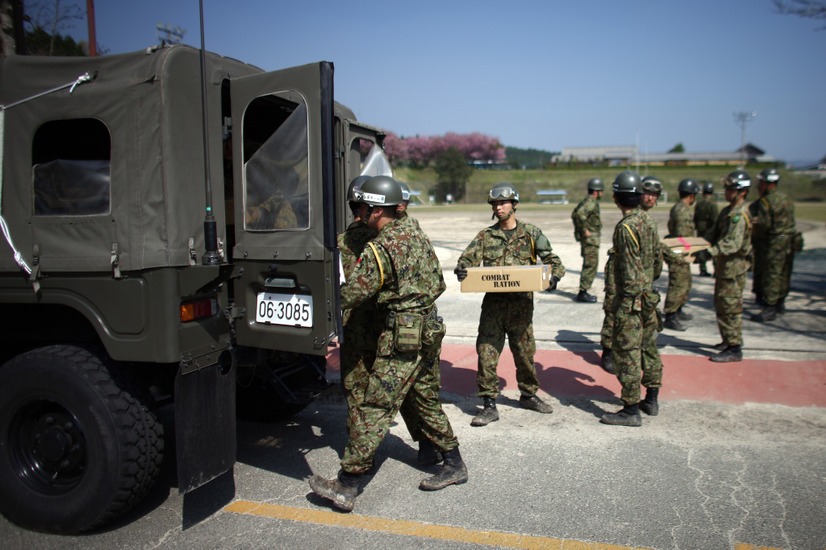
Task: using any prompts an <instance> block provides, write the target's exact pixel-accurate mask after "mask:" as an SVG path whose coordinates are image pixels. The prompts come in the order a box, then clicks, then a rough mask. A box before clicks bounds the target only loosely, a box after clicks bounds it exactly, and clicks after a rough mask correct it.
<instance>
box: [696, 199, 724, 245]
mask: <svg viewBox="0 0 826 550" xmlns="http://www.w3.org/2000/svg"><path fill="white" fill-rule="evenodd" d="M719 214H720V209H719V208H717V203H716V202H714V199H712V198H709V197H698V198H697V202H696V203H695V204H694V228H695V229H696V230H697V236H698V237H703V238H706V233H708V231H709V229H711V228H712V227H714V224H715V223H717V216H718V215H719ZM706 240H708V239H706Z"/></svg>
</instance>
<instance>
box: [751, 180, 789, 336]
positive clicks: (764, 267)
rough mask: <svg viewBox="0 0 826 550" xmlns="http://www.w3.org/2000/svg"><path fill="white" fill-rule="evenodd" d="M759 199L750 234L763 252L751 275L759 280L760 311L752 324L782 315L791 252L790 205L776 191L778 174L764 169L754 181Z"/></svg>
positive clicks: (784, 308) (785, 197)
mask: <svg viewBox="0 0 826 550" xmlns="http://www.w3.org/2000/svg"><path fill="white" fill-rule="evenodd" d="M757 182H758V186H759V187H758V189H759V191H760V200H758V201H757V202H756V207H755V217H754V218H753V219H752V224H753V232H754V234H755V235H759V238H758V240H759V241H760V242H761V245H762V246H764V247H765V250H764V251H762V253H761V254H760V255H759V256H758V255H756V254H755V258H754V260H755V264H757V262H760V263H761V265H760V267H759V269H758V268H757V266H756V265H755V273H759V276H760V277H761V281H760V286H761V289H762V290H761V298H762V300H763V302H764V305H765V307H764V308H763V311H761V312H760V313H758V314H757V315H753V316H752V317H751V320H752V321H757V322H758V323H763V322H767V321H774V320H775V319H777V316H778V315H782V314H783V313H785V312H786V306H785V302H786V296H788V295H789V284H790V283H791V277H792V265H793V261H794V252H795V242H794V241H795V234H796V232H797V228H796V227H795V220H794V203H793V202H792V201H791V200H790V199H789V198H788V197H787V196H786V194H785V193H782V192H780V191H778V190H777V185H778V184H779V183H780V173H779V172H778V171H777V170H776V169H774V168H766V169H765V170H763V171H762V172H760V176H759V177H758V178H757Z"/></svg>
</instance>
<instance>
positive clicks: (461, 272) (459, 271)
mask: <svg viewBox="0 0 826 550" xmlns="http://www.w3.org/2000/svg"><path fill="white" fill-rule="evenodd" d="M453 273H455V274H456V278H457V279H459V282H460V283H461V282H462V281H464V280H465V277H467V268H466V267H462V266H457V267H456V269H454V270H453Z"/></svg>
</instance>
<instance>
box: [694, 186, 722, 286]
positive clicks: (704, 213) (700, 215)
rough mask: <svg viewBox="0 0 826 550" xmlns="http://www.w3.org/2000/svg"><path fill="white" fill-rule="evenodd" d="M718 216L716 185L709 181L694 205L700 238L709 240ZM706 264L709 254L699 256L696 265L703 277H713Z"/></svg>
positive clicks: (695, 220) (695, 224)
mask: <svg viewBox="0 0 826 550" xmlns="http://www.w3.org/2000/svg"><path fill="white" fill-rule="evenodd" d="M718 215H720V210H719V209H718V208H717V203H716V202H715V200H714V184H713V183H711V182H710V181H707V182H705V183H704V184H703V194H702V195H700V196H699V197H698V198H697V202H696V203H695V204H694V228H695V229H696V231H697V236H698V237H703V238H704V239H706V240H708V237H706V235H707V234H708V232H709V230H711V228H713V227H714V224H715V223H717V216H718ZM706 262H708V255H707V254H697V257H696V258H695V260H694V263H695V264H697V265H699V266H700V276H701V277H711V273H709V272H708V269H707V268H706Z"/></svg>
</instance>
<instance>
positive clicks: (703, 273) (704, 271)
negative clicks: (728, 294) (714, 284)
mask: <svg viewBox="0 0 826 550" xmlns="http://www.w3.org/2000/svg"><path fill="white" fill-rule="evenodd" d="M700 277H711V273H709V272H708V269H706V266H705V264H700Z"/></svg>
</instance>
